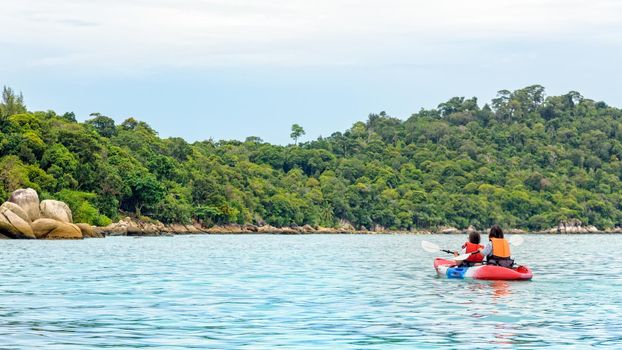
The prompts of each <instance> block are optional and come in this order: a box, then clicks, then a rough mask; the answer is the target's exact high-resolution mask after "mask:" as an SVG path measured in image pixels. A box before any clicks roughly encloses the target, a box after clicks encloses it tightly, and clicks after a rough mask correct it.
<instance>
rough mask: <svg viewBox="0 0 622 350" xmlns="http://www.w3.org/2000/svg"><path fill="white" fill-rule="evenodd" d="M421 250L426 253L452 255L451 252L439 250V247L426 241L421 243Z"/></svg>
mask: <svg viewBox="0 0 622 350" xmlns="http://www.w3.org/2000/svg"><path fill="white" fill-rule="evenodd" d="M421 248H423V250H425V251H426V252H428V253H438V252H445V253H447V254H453V253H454V252H452V251H451V250H447V249H441V247H439V246H438V245H436V244H434V243H432V242H428V241H421Z"/></svg>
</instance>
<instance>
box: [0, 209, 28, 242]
mask: <svg viewBox="0 0 622 350" xmlns="http://www.w3.org/2000/svg"><path fill="white" fill-rule="evenodd" d="M0 221H2V222H3V224H2V227H1V228H0V231H1V233H3V234H7V235H8V236H10V237H13V238H26V239H34V238H36V237H35V234H34V233H33V231H32V227H31V226H30V223H29V222H27V221H25V220H24V219H22V218H21V217H20V216H19V215H17V214H15V213H14V212H12V211H11V210H9V209H7V208H6V207H2V208H1V209H0Z"/></svg>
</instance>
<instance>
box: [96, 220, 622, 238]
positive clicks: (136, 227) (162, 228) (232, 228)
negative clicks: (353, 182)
mask: <svg viewBox="0 0 622 350" xmlns="http://www.w3.org/2000/svg"><path fill="white" fill-rule="evenodd" d="M93 230H94V232H95V233H96V234H98V235H101V236H172V235H190V234H277V235H298V234H424V235H425V234H428V235H429V234H468V233H469V232H472V231H476V232H479V233H480V234H482V235H485V234H486V232H485V231H482V230H477V229H475V228H474V227H469V228H467V229H458V228H455V227H441V228H439V229H437V230H411V231H403V230H387V229H384V228H381V227H375V228H374V230H366V229H362V230H357V229H355V228H354V227H352V225H350V224H348V223H342V224H341V225H340V226H339V227H322V226H316V227H313V226H310V225H304V226H289V227H274V226H271V225H262V226H257V225H248V224H247V225H238V224H229V225H216V226H210V227H205V226H202V225H201V224H199V223H195V224H192V225H183V224H169V225H167V224H163V223H159V222H158V223H148V222H143V221H139V220H136V219H133V218H130V217H126V218H124V219H122V220H120V221H119V222H117V223H113V224H110V225H108V226H106V227H93ZM506 233H508V234H594V233H622V228H620V227H617V228H615V229H612V230H605V231H603V230H598V229H597V228H596V227H594V226H582V225H581V224H580V222H578V221H572V222H561V223H560V225H559V226H557V227H554V228H551V229H548V230H544V231H530V232H528V231H525V230H521V229H508V230H506Z"/></svg>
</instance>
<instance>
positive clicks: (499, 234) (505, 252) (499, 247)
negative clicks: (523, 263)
mask: <svg viewBox="0 0 622 350" xmlns="http://www.w3.org/2000/svg"><path fill="white" fill-rule="evenodd" d="M488 239H489V240H490V242H489V243H488V244H487V245H486V247H485V248H484V251H483V252H482V253H483V254H484V255H485V256H486V264H488V265H499V266H503V267H512V265H514V260H513V259H512V258H511V255H512V254H511V251H510V243H509V242H508V241H507V239H505V238H503V231H502V230H501V228H500V227H499V226H497V225H495V226H493V227H492V228H491V229H490V235H489V236H488Z"/></svg>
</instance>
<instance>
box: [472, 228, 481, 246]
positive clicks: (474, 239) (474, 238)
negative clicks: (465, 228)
mask: <svg viewBox="0 0 622 350" xmlns="http://www.w3.org/2000/svg"><path fill="white" fill-rule="evenodd" d="M480 240H481V238H480V235H479V232H475V231H473V232H471V233H469V242H471V243H473V244H479V242H480Z"/></svg>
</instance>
